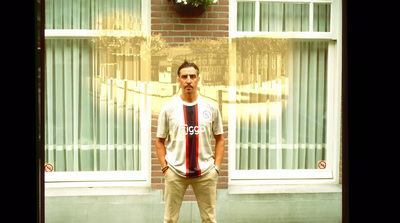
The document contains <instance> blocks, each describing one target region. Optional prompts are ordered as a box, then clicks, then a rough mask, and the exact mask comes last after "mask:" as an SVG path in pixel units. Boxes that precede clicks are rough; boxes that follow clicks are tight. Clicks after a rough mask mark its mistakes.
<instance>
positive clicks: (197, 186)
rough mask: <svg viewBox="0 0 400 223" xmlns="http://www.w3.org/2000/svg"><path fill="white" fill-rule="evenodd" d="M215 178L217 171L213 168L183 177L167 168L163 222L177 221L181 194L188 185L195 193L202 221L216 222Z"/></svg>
mask: <svg viewBox="0 0 400 223" xmlns="http://www.w3.org/2000/svg"><path fill="white" fill-rule="evenodd" d="M217 178H218V173H217V171H216V170H215V169H211V170H210V172H209V173H207V174H206V175H204V176H201V177H198V178H184V177H181V176H179V175H177V174H176V173H175V172H174V171H173V170H172V169H168V171H167V173H166V174H165V191H164V201H165V213H164V223H167V222H168V223H169V222H174V223H175V222H178V218H179V212H180V209H181V205H182V200H183V196H184V195H185V191H186V189H187V187H188V186H189V185H192V188H193V191H194V194H195V195H196V199H197V204H198V206H199V210H200V216H201V220H202V222H216V219H215V202H216V199H217Z"/></svg>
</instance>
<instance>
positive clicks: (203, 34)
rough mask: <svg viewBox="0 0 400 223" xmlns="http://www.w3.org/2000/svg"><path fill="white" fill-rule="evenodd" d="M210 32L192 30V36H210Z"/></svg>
mask: <svg viewBox="0 0 400 223" xmlns="http://www.w3.org/2000/svg"><path fill="white" fill-rule="evenodd" d="M211 34H212V33H211V32H192V36H211Z"/></svg>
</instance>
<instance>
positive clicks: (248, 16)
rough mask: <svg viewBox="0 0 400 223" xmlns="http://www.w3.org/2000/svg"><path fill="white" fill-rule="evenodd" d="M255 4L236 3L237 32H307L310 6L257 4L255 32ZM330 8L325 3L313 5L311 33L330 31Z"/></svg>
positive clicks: (298, 4) (303, 4)
mask: <svg viewBox="0 0 400 223" xmlns="http://www.w3.org/2000/svg"><path fill="white" fill-rule="evenodd" d="M255 4H256V3H255V2H238V3H237V31H261V32H308V31H310V27H309V26H310V22H309V19H310V4H309V3H283V2H259V10H260V11H259V14H260V18H259V21H260V30H255V20H256V19H257V18H255V15H256V13H255V8H256V7H255ZM330 8H331V5H330V4H327V3H318V4H317V3H315V4H313V12H314V14H313V31H314V32H329V31H330Z"/></svg>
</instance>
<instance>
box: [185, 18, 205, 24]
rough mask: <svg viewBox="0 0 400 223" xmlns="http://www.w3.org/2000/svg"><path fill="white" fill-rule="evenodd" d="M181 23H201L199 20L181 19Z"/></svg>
mask: <svg viewBox="0 0 400 223" xmlns="http://www.w3.org/2000/svg"><path fill="white" fill-rule="evenodd" d="M180 21H181V23H201V21H202V20H201V19H200V18H181V19H180Z"/></svg>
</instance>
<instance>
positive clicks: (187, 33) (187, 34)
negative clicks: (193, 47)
mask: <svg viewBox="0 0 400 223" xmlns="http://www.w3.org/2000/svg"><path fill="white" fill-rule="evenodd" d="M168 34H169V35H170V36H190V32H186V31H179V32H178V31H169V32H168Z"/></svg>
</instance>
